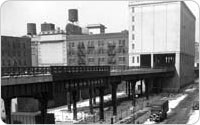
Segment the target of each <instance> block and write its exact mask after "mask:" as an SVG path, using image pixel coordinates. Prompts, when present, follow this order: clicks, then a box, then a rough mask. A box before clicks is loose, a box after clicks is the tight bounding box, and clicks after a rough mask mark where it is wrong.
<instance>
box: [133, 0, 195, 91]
mask: <svg viewBox="0 0 200 125" xmlns="http://www.w3.org/2000/svg"><path fill="white" fill-rule="evenodd" d="M194 43H195V16H194V15H193V14H192V12H191V11H190V10H189V8H188V7H187V5H186V4H185V3H184V2H181V1H178V2H176V1H169V2H163V1H157V2H130V4H129V66H148V67H160V66H170V65H171V66H173V65H174V66H175V67H176V71H177V72H176V75H175V77H174V78H173V79H172V80H171V81H168V83H167V84H164V83H163V84H162V85H163V86H165V87H164V88H165V89H166V90H172V89H173V90H174V91H177V90H178V89H179V88H180V87H182V86H184V85H186V84H187V83H190V82H192V81H193V78H194V73H193V72H194V71H193V67H194Z"/></svg>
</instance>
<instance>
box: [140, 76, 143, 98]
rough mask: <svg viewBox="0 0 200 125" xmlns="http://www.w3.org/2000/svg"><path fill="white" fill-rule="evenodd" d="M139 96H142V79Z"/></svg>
mask: <svg viewBox="0 0 200 125" xmlns="http://www.w3.org/2000/svg"><path fill="white" fill-rule="evenodd" d="M140 85H141V87H140V96H143V92H142V89H143V85H142V79H141V80H140Z"/></svg>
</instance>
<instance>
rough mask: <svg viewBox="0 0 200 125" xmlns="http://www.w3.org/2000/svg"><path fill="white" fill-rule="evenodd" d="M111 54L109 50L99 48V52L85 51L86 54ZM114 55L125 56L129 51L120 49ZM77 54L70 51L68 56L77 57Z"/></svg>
mask: <svg viewBox="0 0 200 125" xmlns="http://www.w3.org/2000/svg"><path fill="white" fill-rule="evenodd" d="M78 52H79V51H78ZM109 52H111V51H108V50H107V49H104V48H99V49H98V50H95V49H88V50H86V51H84V53H85V54H108V53H109ZM114 53H118V54H125V53H127V49H125V48H118V49H117V50H116V51H114ZM76 54H77V53H76V51H75V50H74V49H70V50H69V51H68V55H69V56H72V55H76Z"/></svg>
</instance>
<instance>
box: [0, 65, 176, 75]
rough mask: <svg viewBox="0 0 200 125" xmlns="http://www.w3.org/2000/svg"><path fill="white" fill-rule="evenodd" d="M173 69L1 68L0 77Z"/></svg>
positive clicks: (93, 67)
mask: <svg viewBox="0 0 200 125" xmlns="http://www.w3.org/2000/svg"><path fill="white" fill-rule="evenodd" d="M172 68H174V67H156V68H155V67H154V68H151V67H141V66H140V67H130V66H50V67H2V68H1V77H4V76H24V75H46V74H49V75H54V74H62V73H69V74H70V73H82V72H84V73H86V72H98V73H101V72H102V73H103V72H104V73H105V72H109V73H110V72H126V71H130V70H140V69H143V70H145V69H147V70H148V69H172Z"/></svg>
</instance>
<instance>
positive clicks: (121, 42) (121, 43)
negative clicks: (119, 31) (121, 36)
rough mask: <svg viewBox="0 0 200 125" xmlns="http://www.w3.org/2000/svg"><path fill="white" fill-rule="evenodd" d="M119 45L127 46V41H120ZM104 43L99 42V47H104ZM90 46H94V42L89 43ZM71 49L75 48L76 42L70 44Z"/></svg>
mask: <svg viewBox="0 0 200 125" xmlns="http://www.w3.org/2000/svg"><path fill="white" fill-rule="evenodd" d="M118 42H119V45H124V46H125V45H126V40H119V41H118ZM104 43H105V42H104V41H101V40H99V41H98V46H104ZM88 46H94V41H88ZM69 47H75V44H74V42H70V43H69Z"/></svg>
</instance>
